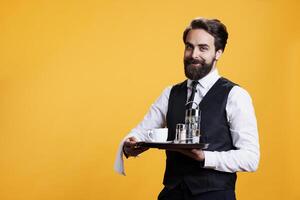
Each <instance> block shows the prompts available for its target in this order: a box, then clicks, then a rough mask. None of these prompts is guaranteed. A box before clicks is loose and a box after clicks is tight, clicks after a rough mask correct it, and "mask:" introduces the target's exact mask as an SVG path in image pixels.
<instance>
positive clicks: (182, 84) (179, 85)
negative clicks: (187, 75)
mask: <svg viewBox="0 0 300 200" xmlns="http://www.w3.org/2000/svg"><path fill="white" fill-rule="evenodd" d="M186 86H187V80H184V81H182V82H180V83H176V84H175V85H173V86H172V89H177V88H178V89H179V88H183V87H186Z"/></svg>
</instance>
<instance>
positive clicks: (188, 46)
mask: <svg viewBox="0 0 300 200" xmlns="http://www.w3.org/2000/svg"><path fill="white" fill-rule="evenodd" d="M185 48H186V49H193V47H192V46H191V45H186V46H185Z"/></svg>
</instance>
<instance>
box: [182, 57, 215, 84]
mask: <svg viewBox="0 0 300 200" xmlns="http://www.w3.org/2000/svg"><path fill="white" fill-rule="evenodd" d="M214 60H215V59H213V60H212V61H211V63H205V61H199V60H194V59H185V60H184V73H185V76H186V77H187V78H189V79H191V80H199V79H201V78H203V77H204V76H206V75H207V74H208V73H209V72H210V70H211V69H212V67H213V63H214ZM198 63H199V64H200V66H197V67H195V66H191V64H198Z"/></svg>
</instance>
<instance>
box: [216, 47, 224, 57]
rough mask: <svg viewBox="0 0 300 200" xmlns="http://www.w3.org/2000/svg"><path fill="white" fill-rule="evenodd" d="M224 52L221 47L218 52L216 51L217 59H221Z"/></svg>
mask: <svg viewBox="0 0 300 200" xmlns="http://www.w3.org/2000/svg"><path fill="white" fill-rule="evenodd" d="M222 54H223V51H222V50H221V49H219V50H218V51H217V52H216V60H219V58H220V57H221V55H222Z"/></svg>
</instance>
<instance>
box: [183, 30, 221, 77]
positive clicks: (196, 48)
mask: <svg viewBox="0 0 300 200" xmlns="http://www.w3.org/2000/svg"><path fill="white" fill-rule="evenodd" d="M214 41H215V39H214V37H213V36H212V35H210V34H209V33H207V32H206V31H205V30H203V29H192V30H190V31H189V33H188V34H187V37H186V40H185V50H184V72H185V76H186V77H187V78H189V79H191V80H199V79H201V78H203V77H204V76H206V75H207V74H208V73H209V72H210V71H211V69H212V68H213V66H214V65H215V62H216V50H215V45H214Z"/></svg>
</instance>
